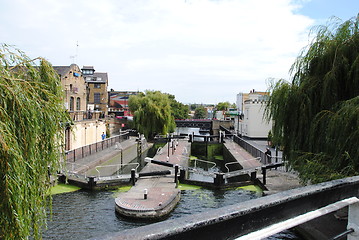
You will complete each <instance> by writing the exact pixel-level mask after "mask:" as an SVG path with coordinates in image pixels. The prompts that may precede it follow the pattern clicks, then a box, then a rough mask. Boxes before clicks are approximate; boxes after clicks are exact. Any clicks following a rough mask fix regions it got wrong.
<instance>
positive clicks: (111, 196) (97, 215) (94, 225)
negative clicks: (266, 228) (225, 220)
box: [43, 189, 300, 240]
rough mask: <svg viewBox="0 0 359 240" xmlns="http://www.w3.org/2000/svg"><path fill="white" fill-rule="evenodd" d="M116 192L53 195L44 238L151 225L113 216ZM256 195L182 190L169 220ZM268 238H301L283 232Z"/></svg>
mask: <svg viewBox="0 0 359 240" xmlns="http://www.w3.org/2000/svg"><path fill="white" fill-rule="evenodd" d="M115 197H116V193H114V192H111V191H85V190H80V191H77V192H72V193H64V194H58V195H54V196H53V204H52V205H53V207H52V216H51V218H49V219H48V230H46V231H45V232H44V235H43V239H63V240H72V239H73V240H75V239H90V238H99V239H101V237H103V236H105V235H108V234H111V233H116V232H119V231H121V230H125V229H130V228H136V227H139V226H143V225H146V224H150V223H151V222H145V221H134V220H128V219H124V218H121V217H120V216H118V215H117V214H116V213H115ZM257 197H258V195H256V194H255V193H252V192H248V191H244V190H243V191H242V190H227V191H213V190H207V189H197V190H184V191H182V195H181V200H180V202H179V204H178V205H177V207H176V208H175V210H174V211H173V212H172V213H171V215H170V216H169V217H168V219H175V218H180V217H183V216H186V215H190V214H196V213H201V212H205V211H208V210H210V209H217V208H220V207H223V206H227V205H230V204H235V203H239V202H243V201H247V200H250V199H254V198H257ZM269 239H272V240H274V239H300V238H297V237H296V236H295V235H294V234H293V233H291V232H286V233H281V236H280V235H278V234H277V235H276V236H273V237H271V238H269Z"/></svg>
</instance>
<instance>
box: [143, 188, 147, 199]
mask: <svg viewBox="0 0 359 240" xmlns="http://www.w3.org/2000/svg"><path fill="white" fill-rule="evenodd" d="M143 199H147V188H145V190H143Z"/></svg>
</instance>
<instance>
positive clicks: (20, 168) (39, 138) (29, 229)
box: [0, 45, 68, 239]
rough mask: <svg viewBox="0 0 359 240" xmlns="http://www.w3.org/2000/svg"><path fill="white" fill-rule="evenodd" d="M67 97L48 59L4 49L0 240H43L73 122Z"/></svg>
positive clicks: (0, 64)
mask: <svg viewBox="0 0 359 240" xmlns="http://www.w3.org/2000/svg"><path fill="white" fill-rule="evenodd" d="M36 62H38V64H36ZM62 94H63V93H62V89H61V82H60V78H59V77H58V75H57V73H56V72H55V71H54V69H53V68H52V66H51V64H50V63H48V62H47V61H46V60H45V59H43V58H35V59H30V58H28V57H27V56H26V55H25V54H24V53H23V52H21V51H19V50H17V49H14V48H13V47H10V46H8V45H2V46H1V47H0V145H1V148H0V239H27V238H28V236H30V235H32V236H33V238H34V239H41V231H42V230H43V227H44V226H45V224H46V210H47V206H48V205H49V197H48V195H47V192H48V189H49V175H48V171H49V170H50V171H52V172H54V171H56V170H57V169H58V165H59V160H60V157H61V154H62V153H63V151H62V141H63V139H64V138H63V129H62V124H61V123H65V122H68V114H67V113H66V111H65V109H64V104H63V102H62V101H63V96H62Z"/></svg>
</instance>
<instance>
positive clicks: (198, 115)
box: [194, 106, 207, 119]
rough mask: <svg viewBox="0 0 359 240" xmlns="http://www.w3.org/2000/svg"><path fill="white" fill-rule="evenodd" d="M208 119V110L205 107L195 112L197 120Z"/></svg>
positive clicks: (198, 108) (200, 107)
mask: <svg viewBox="0 0 359 240" xmlns="http://www.w3.org/2000/svg"><path fill="white" fill-rule="evenodd" d="M206 117H207V110H206V108H205V107H203V106H199V107H197V108H196V110H195V111H194V118H195V119H202V118H206Z"/></svg>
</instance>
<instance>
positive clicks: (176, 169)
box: [175, 164, 178, 183]
mask: <svg viewBox="0 0 359 240" xmlns="http://www.w3.org/2000/svg"><path fill="white" fill-rule="evenodd" d="M177 174H178V164H176V165H175V183H177V179H178V178H177Z"/></svg>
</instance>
